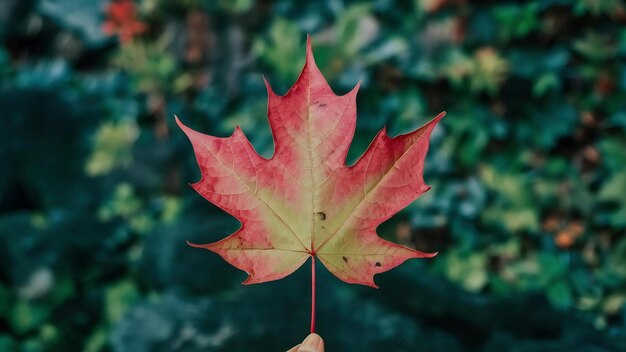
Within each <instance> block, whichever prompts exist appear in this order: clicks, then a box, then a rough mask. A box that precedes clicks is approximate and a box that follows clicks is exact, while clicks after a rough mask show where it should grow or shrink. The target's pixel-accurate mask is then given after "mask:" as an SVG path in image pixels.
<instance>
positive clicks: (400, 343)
mask: <svg viewBox="0 0 626 352" xmlns="http://www.w3.org/2000/svg"><path fill="white" fill-rule="evenodd" d="M121 2H122V1H117V2H115V1H113V2H109V1H107V0H101V1H88V2H86V1H76V0H28V1H25V0H5V1H2V2H0V39H2V42H1V43H2V44H1V46H0V109H1V111H2V128H1V129H0V351H28V352H31V351H32V352H36V351H78V350H83V351H89V352H92V351H93V352H96V351H116V352H121V351H132V352H139V351H173V350H174V351H187V352H189V351H243V350H251V349H253V350H285V349H287V348H288V347H290V345H295V344H296V343H297V340H298V339H300V338H302V337H303V335H304V334H305V333H306V327H307V319H308V318H307V316H308V303H309V302H308V296H307V294H308V290H309V288H308V285H309V282H308V277H307V275H306V273H302V272H298V273H297V274H296V275H295V276H294V277H292V278H289V279H285V280H283V281H281V282H278V283H271V284H266V285H261V286H258V287H245V288H241V287H240V286H239V282H240V281H241V280H242V279H243V277H244V276H245V275H244V274H242V273H240V272H238V271H236V270H235V269H233V268H230V267H229V266H228V265H227V264H225V263H223V262H222V261H221V260H220V259H219V258H216V257H215V256H213V255H211V254H209V253H208V252H203V251H198V250H193V249H191V248H188V247H187V246H186V244H185V241H186V240H190V241H194V242H200V243H207V242H210V241H213V240H217V239H219V238H222V237H223V236H225V235H227V234H229V233H230V232H232V231H233V230H235V229H236V228H237V222H236V221H235V220H234V219H232V218H230V217H229V216H227V215H226V214H225V213H223V212H222V211H220V210H218V209H216V208H215V207H213V206H212V205H210V204H208V203H207V202H205V201H204V200H203V199H201V197H199V196H198V195H197V194H195V193H194V192H193V191H192V190H191V189H190V188H189V187H187V186H186V185H187V183H189V182H193V181H195V180H196V179H197V178H198V171H197V167H196V165H195V160H194V157H193V153H192V151H191V148H190V145H189V143H188V142H187V141H186V139H185V138H184V136H183V134H182V133H180V131H179V130H177V129H176V128H175V125H174V123H173V115H174V114H177V115H178V116H180V117H181V118H182V119H183V120H184V121H185V122H186V123H187V124H188V125H190V126H193V127H194V128H195V129H197V130H200V131H203V132H206V133H211V134H215V135H221V136H225V135H229V134H230V133H231V132H232V129H233V128H234V126H235V125H240V126H241V127H242V128H243V130H244V131H245V133H246V134H247V135H248V137H249V138H250V140H251V141H252V143H253V144H254V145H255V147H256V148H257V150H258V151H259V152H260V153H261V154H263V155H265V156H270V155H271V153H272V140H271V135H270V133H269V129H268V126H267V122H266V92H265V87H264V84H263V80H262V76H265V77H266V78H267V79H268V80H269V81H270V82H271V84H272V86H273V87H274V89H275V90H276V91H277V92H279V93H282V92H286V90H287V89H288V88H289V86H290V84H292V83H293V82H294V81H295V79H296V78H297V75H298V73H299V72H300V69H301V65H302V63H303V62H304V42H305V38H306V34H307V33H309V34H311V35H312V38H313V44H314V52H315V56H316V61H317V62H318V65H319V66H320V68H321V70H322V72H323V73H324V74H325V76H326V77H327V78H328V79H329V81H330V83H331V86H332V87H333V89H334V90H335V92H336V93H338V94H343V93H345V92H347V91H349V90H350V89H352V87H353V86H354V85H355V84H356V83H357V82H358V81H361V82H362V85H361V88H360V93H359V96H358V101H357V104H358V109H359V120H358V125H357V134H356V137H355V140H354V143H353V145H352V148H351V150H350V154H349V162H352V161H354V160H355V159H356V158H357V157H358V156H359V155H360V153H362V152H363V151H364V150H365V148H366V147H367V145H368V144H369V142H370V140H371V138H372V137H373V136H374V135H375V133H376V132H377V131H378V130H379V129H380V128H381V127H382V126H383V125H387V127H388V130H389V131H390V133H391V134H399V133H405V132H408V131H409V130H411V129H413V128H416V127H418V126H419V125H421V124H423V123H424V122H426V121H427V120H428V119H429V118H430V117H432V116H434V115H435V114H436V113H438V112H440V111H442V110H446V111H448V115H447V117H446V118H445V119H444V120H443V122H442V126H441V127H440V128H438V129H437V130H435V132H434V134H433V137H432V146H431V149H430V152H429V156H428V160H427V164H426V175H425V177H426V180H427V182H428V183H429V184H430V185H432V186H433V189H432V190H431V191H430V192H429V193H428V194H426V195H424V196H423V197H422V198H420V199H419V200H418V201H416V202H415V203H413V204H412V205H411V206H409V207H408V208H407V209H406V210H405V211H403V212H402V213H401V214H399V215H398V216H396V217H394V218H393V219H391V220H390V221H389V222H387V223H385V224H384V225H383V226H381V228H380V229H379V232H380V234H381V235H382V236H384V237H386V238H389V239H391V240H393V241H396V242H400V243H403V244H406V245H409V246H415V247H417V248H419V249H421V250H424V251H438V252H439V255H438V256H437V257H436V258H435V259H434V260H430V261H420V262H419V263H412V264H409V265H408V269H407V268H402V269H397V272H396V271H394V272H392V273H389V274H385V275H382V276H381V278H380V279H381V280H383V279H384V280H385V282H384V284H385V285H381V286H382V287H383V289H382V290H381V291H379V292H375V293H372V292H370V291H368V290H366V289H363V288H359V287H351V286H348V285H343V284H342V283H339V282H337V281H336V280H333V279H332V278H331V277H329V276H328V275H326V274H320V276H321V277H320V285H321V287H322V288H323V290H320V292H323V294H322V295H320V316H319V320H320V321H319V324H320V332H321V333H322V334H323V336H324V337H325V339H326V340H327V346H329V349H330V350H331V351H334V350H350V351H351V350H363V351H365V350H371V351H378V350H382V349H388V350H394V351H415V350H445V351H471V350H480V351H502V350H507V351H517V350H519V351H522V350H547V349H553V350H564V349H566V348H567V349H568V350H570V351H578V350H580V351H588V350H592V349H593V350H601V351H612V350H619V349H621V348H623V349H626V346H625V344H626V342H625V340H626V337H625V335H624V331H625V330H626V166H625V165H626V26H625V24H626V7H625V5H624V4H623V2H621V1H618V0H545V1H544V0H542V1H540V0H534V1H526V2H521V1H506V2H502V1H481V2H469V1H458V0H424V1H420V0H414V1H401V0H376V1H347V0H345V1H330V0H321V1H307V2H295V1H286V0H285V1H270V0H262V1H261V0H260V1H254V0H238V1H200V0H184V1H174V0H141V1H139V0H138V1H136V6H137V13H136V18H134V19H135V20H138V21H141V22H142V23H144V24H146V26H147V28H148V30H147V31H146V32H145V33H142V34H137V35H136V37H135V38H133V40H132V41H130V42H124V43H120V42H119V41H118V40H117V38H116V37H115V36H112V37H111V36H107V35H105V34H104V33H103V31H102V27H103V23H105V22H106V21H111V20H112V19H111V18H110V16H111V14H110V13H108V12H107V11H105V9H106V8H107V6H111V3H114V4H119V3H121ZM325 275H326V276H325ZM400 283H402V284H400ZM418 298H419V299H418ZM426 303H428V304H426ZM509 311H510V312H511V314H513V315H515V314H517V315H516V318H517V321H516V320H515V319H511V317H510V315H506V314H503V312H509Z"/></svg>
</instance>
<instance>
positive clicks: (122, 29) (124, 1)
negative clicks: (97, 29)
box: [102, 0, 148, 43]
mask: <svg viewBox="0 0 626 352" xmlns="http://www.w3.org/2000/svg"><path fill="white" fill-rule="evenodd" d="M106 13H107V20H106V22H104V24H103V26H102V31H103V32H104V33H106V34H108V35H113V34H117V35H118V36H119V39H120V41H121V42H122V43H129V42H131V41H132V40H133V38H134V37H135V36H137V35H139V34H142V33H145V32H146V31H147V30H148V26H147V25H146V24H145V23H143V22H141V21H139V20H138V19H137V8H136V5H135V2H134V1H133V0H119V1H114V2H112V3H110V4H108V5H107V9H106Z"/></svg>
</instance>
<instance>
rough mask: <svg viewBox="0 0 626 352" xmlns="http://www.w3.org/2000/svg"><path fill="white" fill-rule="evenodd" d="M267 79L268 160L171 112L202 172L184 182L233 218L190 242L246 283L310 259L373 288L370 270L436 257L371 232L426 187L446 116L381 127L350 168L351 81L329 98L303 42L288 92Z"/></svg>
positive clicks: (240, 137)
mask: <svg viewBox="0 0 626 352" xmlns="http://www.w3.org/2000/svg"><path fill="white" fill-rule="evenodd" d="M265 83H266V86H267V90H268V95H269V102H268V118H269V123H270V128H271V131H272V134H273V137H274V147H275V148H274V155H273V156H272V157H271V158H269V159H266V158H263V157H261V156H260V155H259V154H257V152H256V151H255V150H254V148H253V146H252V145H251V144H250V142H249V141H248V139H247V138H246V136H245V135H244V133H243V132H242V130H241V129H240V128H239V127H237V128H235V131H234V133H233V134H232V135H231V136H230V137H227V138H219V137H213V136H209V135H204V134H201V133H198V132H196V131H194V130H192V129H190V128H188V127H186V126H184V125H183V124H182V123H181V122H180V120H179V119H178V118H176V121H177V123H178V124H179V126H180V127H181V128H182V130H183V131H184V132H185V133H186V134H187V136H188V137H189V140H190V141H191V143H192V145H193V148H194V151H195V154H196V158H197V161H198V165H199V167H200V170H201V173H202V178H201V180H200V181H199V182H197V183H195V184H193V185H192V187H193V188H194V189H195V190H196V191H197V192H198V193H200V194H201V195H202V196H203V197H204V198H206V199H207V200H208V201H210V202H211V203H213V204H215V205H217V206H218V207H220V208H221V209H223V210H225V211H226V212H228V213H229V214H231V215H232V216H234V217H236V218H237V219H239V221H240V222H241V228H240V229H239V230H238V231H237V232H235V233H234V234H232V235H230V236H229V237H227V238H225V239H223V240H221V241H218V242H215V243H211V244H202V245H198V244H191V243H190V245H191V246H194V247H199V248H205V249H208V250H210V251H213V252H215V253H217V254H219V255H220V256H222V257H223V258H224V259H225V260H226V261H227V262H229V263H230V264H232V265H234V266H235V267H237V268H239V269H241V270H243V271H245V272H247V273H248V278H247V280H246V281H245V282H244V284H255V283H261V282H266V281H271V280H278V279H281V278H283V277H285V276H287V275H289V274H291V273H292V272H294V271H295V270H296V269H298V268H299V267H300V266H301V265H302V264H303V263H304V262H305V261H306V260H307V259H308V258H309V257H311V258H312V262H313V263H314V260H315V258H318V259H319V260H320V261H321V262H322V264H323V265H324V266H325V267H326V268H327V269H328V270H329V271H330V272H332V273H333V274H334V275H335V276H337V277H338V278H339V279H341V280H343V281H345V282H347V283H354V284H362V285H367V286H372V287H377V286H376V284H375V283H374V275H375V274H378V273H382V272H384V271H387V270H390V269H392V268H394V267H396V266H398V265H400V264H401V263H402V262H404V261H405V260H407V259H410V258H429V257H433V256H435V255H436V253H424V252H420V251H416V250H413V249H410V248H407V247H404V246H401V245H397V244H394V243H391V242H388V241H385V240H383V239H382V238H380V237H378V235H377V234H376V228H377V227H378V225H380V224H381V223H382V222H384V221H385V220H387V219H389V218H390V217H391V216H392V215H393V214H395V213H396V212H398V211H399V210H401V209H402V208H404V207H405V206H407V205H408V204H409V203H411V202H412V201H413V200H415V199H416V198H417V197H419V196H420V195H422V194H423V193H424V192H426V191H428V190H429V189H430V187H429V186H427V185H426V183H425V182H424V179H423V175H422V174H423V168H424V159H425V157H426V152H427V150H428V144H429V139H430V134H431V131H432V130H433V128H434V127H435V125H436V124H437V122H438V121H439V120H440V119H441V118H442V117H443V115H444V114H445V113H441V114H439V115H438V116H437V117H435V118H434V119H433V120H432V121H430V122H429V123H427V124H426V125H425V126H423V127H421V128H419V129H417V130H415V131H413V132H411V133H408V134H404V135H400V136H397V137H394V138H391V137H389V136H387V133H386V130H385V129H383V130H382V131H380V132H379V133H378V135H377V136H376V137H375V139H374V141H373V142H372V143H371V145H370V146H369V148H368V149H367V151H366V152H365V153H364V154H363V155H362V156H361V157H360V159H359V160H358V161H357V162H356V163H355V164H354V165H352V166H348V165H346V155H347V153H348V148H349V147H350V143H351V140H352V138H353V136H354V131H355V125H356V93H357V90H358V87H359V85H358V84H357V86H356V87H355V88H354V89H353V90H352V91H350V92H349V93H347V94H345V95H342V96H337V95H335V94H334V93H333V91H332V90H331V88H330V86H329V85H328V83H327V82H326V80H325V79H324V77H323V76H322V73H321V72H320V71H319V69H318V68H317V66H316V65H315V61H314V58H313V52H312V49H311V42H310V40H307V51H306V63H305V65H304V68H303V69H302V73H301V74H300V77H299V78H298V80H297V81H296V83H295V84H294V85H293V86H292V87H291V89H290V90H289V92H288V93H287V94H286V95H284V96H279V95H277V94H275V93H274V92H273V91H272V89H271V87H270V85H269V83H268V82H267V81H265ZM314 268H315V265H314V264H313V268H312V269H313V270H314ZM313 274H314V273H313ZM312 330H313V329H312Z"/></svg>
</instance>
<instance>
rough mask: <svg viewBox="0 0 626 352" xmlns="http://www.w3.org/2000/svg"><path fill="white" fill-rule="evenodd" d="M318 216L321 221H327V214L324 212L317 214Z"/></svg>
mask: <svg viewBox="0 0 626 352" xmlns="http://www.w3.org/2000/svg"><path fill="white" fill-rule="evenodd" d="M316 214H317V216H319V217H320V220H322V221H324V220H326V213H324V212H323V211H318V212H316Z"/></svg>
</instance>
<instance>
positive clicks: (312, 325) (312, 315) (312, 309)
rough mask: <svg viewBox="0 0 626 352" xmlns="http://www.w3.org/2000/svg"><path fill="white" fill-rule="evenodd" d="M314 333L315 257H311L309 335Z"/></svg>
mask: <svg viewBox="0 0 626 352" xmlns="http://www.w3.org/2000/svg"><path fill="white" fill-rule="evenodd" d="M314 332H315V255H311V334H312V333H314Z"/></svg>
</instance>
